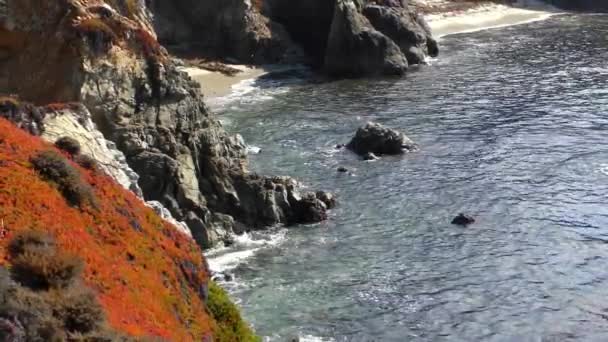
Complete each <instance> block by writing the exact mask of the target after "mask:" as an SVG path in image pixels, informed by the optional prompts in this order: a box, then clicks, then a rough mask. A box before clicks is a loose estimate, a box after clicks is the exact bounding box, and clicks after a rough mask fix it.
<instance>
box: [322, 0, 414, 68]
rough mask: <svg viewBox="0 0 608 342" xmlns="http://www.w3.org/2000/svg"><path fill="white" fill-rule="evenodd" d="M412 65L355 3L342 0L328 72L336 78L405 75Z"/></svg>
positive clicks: (327, 57) (327, 56)
mask: <svg viewBox="0 0 608 342" xmlns="http://www.w3.org/2000/svg"><path fill="white" fill-rule="evenodd" d="M407 68H408V61H407V59H406V57H405V56H404V55H403V53H402V52H401V50H400V49H399V47H398V46H397V45H396V44H395V43H394V42H393V41H392V40H391V39H390V38H388V37H387V36H385V35H384V34H382V33H380V32H379V31H377V30H375V29H374V28H373V27H371V25H370V23H369V21H368V20H367V19H366V18H365V17H364V16H363V15H361V13H360V12H359V11H358V9H357V7H356V6H355V4H354V2H353V1H350V0H338V1H337V2H336V8H335V10H334V19H333V21H332V25H331V29H330V32H329V39H328V41H327V49H326V52H325V64H324V69H325V71H326V72H327V73H328V74H330V75H335V76H348V77H350V76H355V77H356V76H366V75H377V74H381V75H403V74H404V73H405V72H406V70H407Z"/></svg>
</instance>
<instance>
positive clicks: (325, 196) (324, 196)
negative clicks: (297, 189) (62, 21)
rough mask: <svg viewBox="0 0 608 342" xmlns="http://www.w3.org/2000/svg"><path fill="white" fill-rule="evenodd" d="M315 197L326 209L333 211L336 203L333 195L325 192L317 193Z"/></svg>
mask: <svg viewBox="0 0 608 342" xmlns="http://www.w3.org/2000/svg"><path fill="white" fill-rule="evenodd" d="M316 197H317V199H319V200H321V202H323V203H324V204H325V206H326V207H327V209H333V208H335V207H336V204H337V201H336V197H335V196H334V195H333V194H331V193H329V192H326V191H317V193H316Z"/></svg>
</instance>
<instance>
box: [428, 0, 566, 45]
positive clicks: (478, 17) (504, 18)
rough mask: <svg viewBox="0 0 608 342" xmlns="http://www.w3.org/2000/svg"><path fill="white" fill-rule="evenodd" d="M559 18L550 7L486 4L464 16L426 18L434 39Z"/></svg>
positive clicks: (438, 15) (467, 12)
mask: <svg viewBox="0 0 608 342" xmlns="http://www.w3.org/2000/svg"><path fill="white" fill-rule="evenodd" d="M556 14H559V12H557V11H556V10H554V9H552V8H551V7H549V6H542V7H541V6H536V7H514V6H508V5H503V4H484V5H480V6H478V7H474V8H471V9H468V10H465V11H462V12H459V11H451V12H442V13H434V14H428V15H426V16H425V18H426V20H427V22H428V24H429V26H430V27H431V30H432V31H433V36H434V37H435V38H438V39H439V38H442V37H445V36H449V35H454V34H461V33H469V32H477V31H483V30H488V29H493V28H500V27H507V26H515V25H522V24H527V23H531V22H535V21H541V20H546V19H549V18H550V17H552V16H554V15H556Z"/></svg>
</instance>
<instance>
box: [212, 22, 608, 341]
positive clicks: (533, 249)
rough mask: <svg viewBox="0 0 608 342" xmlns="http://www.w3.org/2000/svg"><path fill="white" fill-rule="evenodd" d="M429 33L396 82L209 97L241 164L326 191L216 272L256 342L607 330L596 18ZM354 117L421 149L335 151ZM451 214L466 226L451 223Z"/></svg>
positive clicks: (264, 86) (301, 84)
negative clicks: (421, 60)
mask: <svg viewBox="0 0 608 342" xmlns="http://www.w3.org/2000/svg"><path fill="white" fill-rule="evenodd" d="M442 45H443V54H442V56H441V58H440V59H438V60H436V61H434V62H433V65H432V66H427V67H423V68H420V69H419V70H417V71H415V72H412V73H410V74H409V75H408V77H407V78H405V79H381V80H367V81H339V82H329V83H328V82H316V81H310V79H309V80H301V79H297V78H290V77H287V76H286V77H283V78H279V79H275V80H263V81H261V82H259V84H258V85H259V86H260V87H261V88H259V89H257V90H255V91H253V92H251V93H250V94H249V95H250V96H249V97H248V98H244V99H242V100H239V101H236V102H232V103H229V104H227V105H225V106H224V107H223V108H222V109H221V110H220V111H221V113H222V118H223V120H224V121H225V123H226V126H227V127H228V128H229V129H230V130H232V131H234V132H239V133H241V134H242V135H243V136H244V137H245V140H246V141H247V142H248V143H250V144H252V145H255V146H258V147H261V148H262V152H261V153H260V154H258V155H254V156H252V168H253V169H255V170H257V171H260V172H263V173H267V174H288V175H293V176H296V177H298V178H299V179H300V180H302V181H304V182H305V184H307V185H308V186H309V187H310V188H314V189H317V188H323V189H327V190H332V191H335V192H336V193H337V195H338V196H339V200H340V205H339V207H338V208H337V209H336V210H334V211H333V212H332V213H331V218H330V220H329V221H328V222H325V223H322V224H319V225H312V226H301V227H294V228H292V229H291V230H289V231H288V232H287V234H286V235H285V239H284V240H282V242H281V243H278V244H274V245H271V246H269V247H267V248H262V249H259V250H258V251H257V252H256V254H255V255H254V256H253V257H250V258H249V259H247V261H246V262H244V263H242V264H241V265H240V266H238V267H237V268H236V269H234V273H235V274H236V279H237V281H236V283H233V284H228V286H229V288H230V289H231V291H232V292H233V294H234V295H235V296H236V297H237V298H239V300H240V304H241V305H242V307H243V310H244V313H245V315H246V317H247V319H248V320H250V321H251V322H253V324H254V325H255V327H256V328H257V330H258V331H259V333H260V334H262V335H264V336H267V338H268V339H270V340H272V341H286V340H287V338H288V337H290V336H298V335H300V336H304V335H311V336H316V337H318V338H322V339H324V340H334V341H448V340H449V341H569V340H580V341H607V340H608V145H607V143H608V131H607V129H608V17H606V16H560V17H553V18H552V19H550V20H547V21H543V22H537V23H533V24H528V25H522V26H514V27H508V28H502V29H496V30H488V31H483V32H477V33H469V34H463V35H455V36H451V37H445V38H443V40H442ZM368 120H374V121H378V122H380V123H383V124H385V125H387V126H390V127H393V128H397V129H399V130H401V131H403V132H405V133H406V134H407V135H408V136H409V137H410V138H412V139H413V140H415V141H417V142H418V143H419V144H420V146H421V150H420V152H418V153H415V154H409V155H405V156H403V157H390V158H383V159H381V160H380V161H377V162H373V163H369V162H362V161H360V160H359V159H358V158H357V157H356V156H354V155H353V154H351V153H349V152H347V151H336V150H334V148H333V147H334V145H336V144H337V143H344V142H347V141H348V140H349V138H350V137H351V136H352V134H353V133H354V132H355V130H356V128H357V127H358V126H360V125H362V124H363V123H365V122H366V121H368ZM338 166H344V167H346V168H348V169H349V170H351V172H352V175H345V174H338V173H337V172H336V168H337V167H338ZM459 212H466V213H470V214H472V215H474V216H476V217H477V219H478V223H477V224H475V225H473V226H470V227H469V228H466V229H463V228H459V227H455V226H452V225H450V224H449V222H450V220H451V218H452V217H453V216H454V215H455V214H457V213H459Z"/></svg>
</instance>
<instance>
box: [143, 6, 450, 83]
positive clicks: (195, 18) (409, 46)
mask: <svg viewBox="0 0 608 342" xmlns="http://www.w3.org/2000/svg"><path fill="white" fill-rule="evenodd" d="M150 9H151V11H152V12H153V14H154V22H155V25H156V27H157V30H158V32H159V36H160V39H161V41H165V42H168V43H173V44H177V43H181V42H187V44H186V45H187V46H186V47H185V48H186V49H189V50H190V51H193V52H194V53H197V52H198V53H202V54H204V55H207V56H209V55H211V56H215V57H217V56H220V57H224V58H226V57H232V58H235V59H237V60H239V61H241V62H245V63H256V64H263V63H277V62H285V63H295V62H302V61H303V60H305V61H307V62H308V63H310V64H312V65H313V66H316V67H318V68H319V69H322V70H324V71H326V72H327V73H328V74H332V75H338V76H367V75H375V74H389V75H394V74H402V73H403V72H404V71H405V70H406V69H407V68H408V66H409V65H410V64H419V63H423V62H424V59H425V57H426V56H428V55H430V56H435V55H437V53H438V48H437V42H436V41H435V40H434V39H433V38H432V35H431V32H430V29H429V27H428V25H427V24H426V23H425V22H424V18H422V16H420V15H418V14H417V12H416V10H415V9H414V8H413V7H410V6H409V5H408V2H407V1H406V0H382V1H378V0H374V1H368V0H289V1H288V0H257V1H254V2H253V4H252V3H251V2H250V1H249V0H230V1H223V0H222V1H219V0H207V1H193V0H177V1H171V2H169V1H162V0H154V1H152V2H151V4H150ZM182 45H183V44H182ZM302 51H304V54H303V53H302ZM304 56H305V57H306V58H304ZM347 57H348V58H347Z"/></svg>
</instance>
